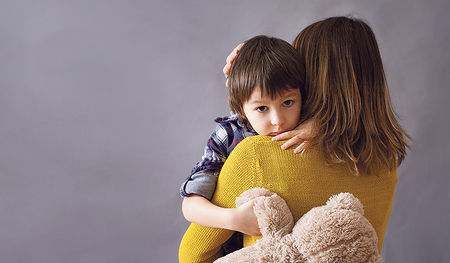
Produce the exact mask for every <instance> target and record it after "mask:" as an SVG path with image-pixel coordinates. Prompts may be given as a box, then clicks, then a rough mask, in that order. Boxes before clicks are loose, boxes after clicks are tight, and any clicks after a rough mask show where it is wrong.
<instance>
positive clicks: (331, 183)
mask: <svg viewBox="0 0 450 263" xmlns="http://www.w3.org/2000/svg"><path fill="white" fill-rule="evenodd" d="M280 145H281V142H280V143H274V142H273V141H271V137H266V136H254V137H250V138H247V139H245V140H244V141H242V142H241V143H240V144H239V145H238V147H236V149H235V150H234V151H233V153H232V154H231V155H230V157H229V160H227V162H226V164H225V166H224V167H223V169H222V172H221V174H220V176H219V181H218V184H217V188H216V192H215V194H214V198H213V202H214V203H216V204H218V205H221V206H226V207H234V203H233V202H232V201H231V202H230V200H234V199H235V197H237V196H239V195H240V194H241V193H242V192H244V191H245V190H247V189H250V188H254V187H262V188H266V189H269V190H270V191H273V192H275V193H277V194H278V195H280V196H281V197H283V198H284V199H285V200H286V203H287V204H288V206H289V208H290V209H291V211H292V214H293V215H294V220H295V221H297V220H298V219H299V218H300V217H301V216H302V215H304V214H305V213H306V212H308V211H309V210H310V209H311V208H313V207H316V206H321V205H324V204H325V203H326V201H327V200H328V198H329V197H330V196H331V195H335V194H338V193H341V192H350V193H352V194H354V195H355V196H356V197H357V198H358V199H360V201H361V202H362V204H363V206H364V216H365V217H366V218H367V219H368V220H369V222H370V223H371V224H372V225H373V227H374V228H375V230H376V232H377V235H378V239H379V241H378V243H379V251H380V252H381V248H382V244H383V238H384V233H385V229H386V226H387V224H388V221H389V216H390V213H391V208H392V203H393V200H394V193H395V186H396V184H397V170H396V169H393V170H392V171H390V173H389V174H387V173H386V172H385V173H384V174H378V175H370V176H368V175H360V176H355V175H353V174H351V173H350V172H349V171H348V168H347V166H345V165H339V164H334V165H332V166H330V165H328V164H327V162H326V160H325V157H324V155H323V154H322V153H321V152H320V150H318V148H316V147H311V148H310V149H308V150H307V151H306V152H305V153H304V154H303V155H299V154H294V153H293V152H292V151H289V150H288V151H286V150H281V148H280ZM242 167H246V168H245V169H242ZM249 167H250V169H249ZM255 241H256V238H255V237H251V236H246V237H245V238H244V243H245V245H250V244H252V243H254V242H255Z"/></svg>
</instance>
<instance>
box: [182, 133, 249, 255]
mask: <svg viewBox="0 0 450 263" xmlns="http://www.w3.org/2000/svg"><path fill="white" fill-rule="evenodd" d="M254 156H255V151H254V148H253V145H252V142H251V141H250V140H247V139H245V140H243V141H242V142H241V143H239V145H238V146H237V147H236V148H235V149H234V150H233V152H232V153H231V154H230V156H229V157H228V159H227V161H226V162H225V164H224V166H223V168H222V171H221V173H220V176H219V180H218V182H217V187H216V191H215V193H214V196H213V198H212V203H213V204H215V205H218V206H221V207H225V208H234V207H235V199H236V197H238V196H239V195H240V194H241V193H242V192H244V191H245V190H247V189H250V188H253V187H254V186H253V182H254V180H253V179H252V178H253V175H254V173H255V171H256V169H255V168H256V165H255V163H256V158H254ZM233 233H234V231H231V230H226V229H218V228H209V227H204V226H200V225H197V224H194V223H193V224H191V225H190V226H189V228H188V229H187V231H186V233H185V235H184V237H183V239H182V241H181V244H180V249H179V260H180V262H181V263H185V262H189V263H193V262H213V261H214V260H215V259H217V258H219V257H220V256H222V254H223V251H222V245H223V244H224V243H225V242H226V241H227V240H228V239H229V238H230V237H231V236H232V235H233Z"/></svg>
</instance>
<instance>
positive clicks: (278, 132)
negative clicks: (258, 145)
mask: <svg viewBox="0 0 450 263" xmlns="http://www.w3.org/2000/svg"><path fill="white" fill-rule="evenodd" d="M283 132H284V131H277V132H272V135H274V136H277V135H280V134H282V133H283Z"/></svg>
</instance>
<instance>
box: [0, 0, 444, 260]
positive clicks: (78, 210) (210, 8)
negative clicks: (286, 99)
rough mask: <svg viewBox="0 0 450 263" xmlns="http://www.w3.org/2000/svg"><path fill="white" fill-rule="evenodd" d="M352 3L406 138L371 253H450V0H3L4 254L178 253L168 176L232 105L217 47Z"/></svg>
mask: <svg viewBox="0 0 450 263" xmlns="http://www.w3.org/2000/svg"><path fill="white" fill-rule="evenodd" d="M349 13H352V14H355V15H356V16H359V17H362V18H365V19H367V20H368V21H369V22H370V24H371V26H372V27H373V29H374V31H375V33H376V35H377V37H378V40H379V44H380V47H381V52H382V56H383V59H384V62H385V67H386V71H387V75H388V81H389V84H390V88H391V95H392V98H393V100H394V103H395V106H396V108H397V111H398V113H399V115H400V116H401V119H402V123H403V125H404V127H405V128H406V130H407V131H408V132H409V133H410V134H411V135H412V136H413V137H414V139H415V141H416V146H415V147H414V151H413V152H411V153H409V155H408V156H407V159H406V161H405V163H404V164H403V165H402V166H401V167H400V169H399V184H398V188H397V190H396V197H395V201H394V210H393V212H392V216H391V220H390V223H389V225H388V229H387V235H386V239H385V242H384V249H383V256H384V258H385V260H386V262H409V263H411V262H448V261H450V252H449V251H450V250H449V249H448V247H449V246H450V243H449V241H448V237H449V236H450V225H449V224H448V222H450V218H449V217H450V209H449V203H450V194H449V193H450V191H448V188H449V187H450V176H449V174H448V173H449V171H450V160H449V156H450V152H449V148H450V145H449V139H448V138H447V136H448V135H449V134H450V133H449V132H450V129H449V114H448V112H449V109H450V107H449V105H450V104H449V101H450V96H449V95H450V92H449V88H448V86H449V83H450V77H449V76H450V73H449V68H450V62H449V61H450V58H449V57H450V52H449V48H448V43H450V34H449V26H448V25H449V24H450V21H449V15H450V2H449V1H448V0H429V1H424V0H422V1H418V0H416V1H411V0H399V1H391V0H383V1H357V0H354V1H326V0H317V1H306V0H305V1H272V0H264V1H206V0H205V1H192V0H191V1H181V0H178V1H174V0H153V1H143V0H140V1H139V0H134V1H131V0H130V1H117V0H108V1H107V0H92V1H86V0H80V1H54V0H53V1H52V0H47V1H44V0H39V1H1V2H0V67H1V68H0V261H1V262H9V263H22V262H34V263H59V262H65V263H75V262H117V263H119V262H158V263H160V262H177V253H178V245H179V242H180V239H181V237H182V235H183V233H184V231H185V229H186V228H187V226H188V223H187V222H186V221H185V220H184V218H183V216H182V214H181V198H180V197H179V193H178V189H179V185H180V184H181V182H182V181H183V179H184V178H185V177H186V175H187V174H188V173H189V171H190V169H191V168H192V166H193V165H194V164H195V163H196V162H197V161H198V160H199V159H200V157H201V155H202V150H203V146H204V143H205V141H206V139H207V137H208V136H209V134H210V133H211V132H212V130H213V129H214V127H215V124H214V122H213V119H214V118H215V117H216V116H220V115H226V114H227V113H228V105H227V98H226V96H227V92H226V88H225V86H224V81H225V79H224V77H223V74H222V67H223V66H224V61H225V57H226V56H227V55H228V53H229V52H230V51H231V50H232V49H233V48H234V47H235V45H236V44H238V43H240V42H241V41H243V40H245V39H248V38H250V37H252V36H255V35H257V34H266V35H272V36H277V37H280V38H283V39H286V40H287V41H289V42H292V40H293V39H294V38H295V36H296V35H297V33H299V32H300V30H301V29H302V28H304V27H305V26H307V25H308V24H310V23H312V22H315V21H317V20H319V19H322V18H325V17H328V16H334V15H345V14H349Z"/></svg>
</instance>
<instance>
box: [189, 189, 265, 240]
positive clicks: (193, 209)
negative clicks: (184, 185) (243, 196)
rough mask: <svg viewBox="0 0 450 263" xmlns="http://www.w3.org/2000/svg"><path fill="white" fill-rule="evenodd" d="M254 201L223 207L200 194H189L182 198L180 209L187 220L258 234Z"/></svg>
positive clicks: (208, 225)
mask: <svg viewBox="0 0 450 263" xmlns="http://www.w3.org/2000/svg"><path fill="white" fill-rule="evenodd" d="M254 201H255V200H251V201H248V202H247V203H245V204H243V205H241V206H239V207H238V208H224V207H220V206H217V205H215V204H213V203H211V202H210V201H209V200H207V199H206V198H204V197H202V196H199V195H191V196H187V197H185V198H184V199H183V206H182V210H183V215H184V217H185V218H186V220H188V221H189V222H192V223H196V224H199V225H202V226H206V227H214V228H222V229H228V230H232V231H239V232H242V233H244V234H247V235H251V236H259V235H261V233H260V231H259V226H258V221H257V218H256V215H255V213H254V211H253V205H254Z"/></svg>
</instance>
